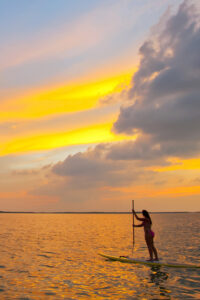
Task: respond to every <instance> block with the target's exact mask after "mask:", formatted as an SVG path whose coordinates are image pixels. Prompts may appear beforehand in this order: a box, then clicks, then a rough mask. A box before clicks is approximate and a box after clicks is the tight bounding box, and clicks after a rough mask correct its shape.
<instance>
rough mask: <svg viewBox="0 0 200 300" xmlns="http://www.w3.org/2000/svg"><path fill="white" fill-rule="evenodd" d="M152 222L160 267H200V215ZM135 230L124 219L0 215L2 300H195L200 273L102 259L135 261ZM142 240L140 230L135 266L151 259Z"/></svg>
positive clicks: (155, 218) (165, 216) (128, 217)
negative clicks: (121, 257) (167, 263)
mask: <svg viewBox="0 0 200 300" xmlns="http://www.w3.org/2000/svg"><path fill="white" fill-rule="evenodd" d="M152 217H153V218H152V219H153V229H154V230H155V232H156V239H155V243H156V247H157V248H158V250H159V256H160V257H161V258H162V260H165V261H173V260H176V261H179V262H182V263H195V264H197V263H198V264H200V262H199V254H200V253H199V252H200V249H199V237H200V233H199V232H200V230H199V228H200V218H199V214H156V215H152ZM131 223H132V220H131V215H120V214H119V215H116V214H113V215H112V214H111V215H99V214H97V215H95V214H93V215H92V214H88V215H81V214H76V215H68V214H59V215H55V214H46V215H45V214H0V243H1V248H0V279H1V280H0V299H198V298H199V296H200V288H199V278H200V276H199V275H200V271H199V270H188V269H185V270H184V269H171V268H170V269H168V268H166V267H158V266H156V267H149V266H142V265H134V264H122V263H119V262H112V261H106V260H105V259H103V258H102V257H100V256H98V252H104V253H109V254H113V255H129V256H131V255H132V240H131V239H132V232H131V229H132V227H131ZM143 235H144V234H143V230H142V229H140V228H138V229H137V230H136V241H135V242H136V243H135V248H134V252H133V255H134V257H135V258H148V252H147V249H146V245H145V242H144V236H143ZM186 237H187V240H186Z"/></svg>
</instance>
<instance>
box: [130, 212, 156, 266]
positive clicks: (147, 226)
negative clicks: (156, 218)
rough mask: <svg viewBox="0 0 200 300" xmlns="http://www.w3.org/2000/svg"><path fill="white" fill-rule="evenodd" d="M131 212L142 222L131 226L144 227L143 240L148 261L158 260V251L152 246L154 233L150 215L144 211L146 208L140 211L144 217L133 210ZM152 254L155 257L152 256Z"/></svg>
mask: <svg viewBox="0 0 200 300" xmlns="http://www.w3.org/2000/svg"><path fill="white" fill-rule="evenodd" d="M133 214H134V215H135V217H136V219H137V220H139V221H142V223H141V224H140V225H133V226H134V227H144V235H145V241H146V243H147V247H148V250H149V255H150V259H149V261H153V260H156V261H158V260H159V259H158V253H157V250H156V248H155V246H154V241H153V238H154V236H155V233H154V232H153V231H152V230H151V225H152V221H151V217H150V215H149V213H148V211H146V210H143V211H142V214H143V216H144V218H139V217H138V216H137V215H136V212H135V211H134V210H133ZM153 254H154V256H155V258H153Z"/></svg>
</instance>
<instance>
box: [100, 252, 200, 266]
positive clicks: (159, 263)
mask: <svg viewBox="0 0 200 300" xmlns="http://www.w3.org/2000/svg"><path fill="white" fill-rule="evenodd" d="M99 255H100V256H102V257H104V258H107V259H109V260H114V261H120V262H123V263H131V264H141V265H148V266H164V267H169V268H188V269H199V268H200V265H185V264H178V263H166V262H162V261H146V260H140V259H135V258H131V257H123V256H111V255H107V254H103V253H99Z"/></svg>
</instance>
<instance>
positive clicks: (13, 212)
mask: <svg viewBox="0 0 200 300" xmlns="http://www.w3.org/2000/svg"><path fill="white" fill-rule="evenodd" d="M0 213H9V214H17V213H19V214H132V212H131V211H4V210H1V211H0ZM136 213H141V212H140V211H136ZM150 213H151V214H165V213H166V214H170V213H172V214H173V213H200V211H150Z"/></svg>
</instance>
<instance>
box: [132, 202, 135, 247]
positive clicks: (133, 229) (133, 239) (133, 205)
mask: <svg viewBox="0 0 200 300" xmlns="http://www.w3.org/2000/svg"><path fill="white" fill-rule="evenodd" d="M132 210H134V200H132ZM134 246H135V228H134V213H133V249H134Z"/></svg>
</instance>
